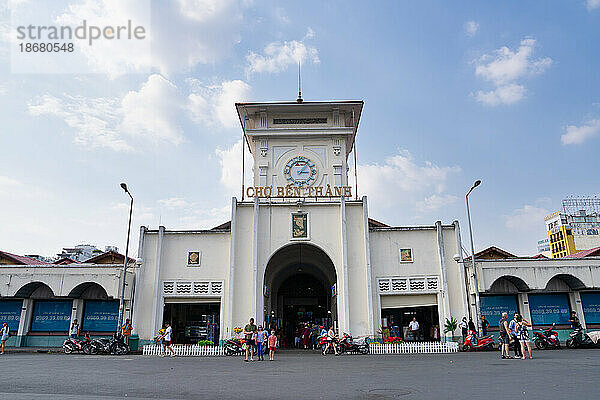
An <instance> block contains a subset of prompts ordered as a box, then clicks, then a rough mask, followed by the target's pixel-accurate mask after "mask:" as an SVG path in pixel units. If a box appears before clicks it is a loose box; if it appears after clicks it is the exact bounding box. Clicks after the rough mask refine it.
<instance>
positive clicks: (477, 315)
mask: <svg viewBox="0 0 600 400" xmlns="http://www.w3.org/2000/svg"><path fill="white" fill-rule="evenodd" d="M479 185H481V180H479V179H477V180H476V181H475V183H473V186H471V189H470V190H469V192H468V193H467V195H466V196H465V199H466V202H467V219H468V220H469V236H470V238H471V265H472V267H473V284H474V285H475V327H476V328H477V331H478V332H479V334H480V335H481V316H480V312H481V309H480V303H479V281H478V279H477V269H476V267H475V248H474V247H475V246H474V245H473V228H472V227H471V211H470V210H469V195H470V194H471V192H472V191H473V189H475V188H476V187H477V186H479Z"/></svg>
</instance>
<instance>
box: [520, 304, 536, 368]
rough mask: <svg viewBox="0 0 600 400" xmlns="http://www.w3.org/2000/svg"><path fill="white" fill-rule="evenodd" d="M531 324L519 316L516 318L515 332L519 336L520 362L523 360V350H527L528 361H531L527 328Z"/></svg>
mask: <svg viewBox="0 0 600 400" xmlns="http://www.w3.org/2000/svg"><path fill="white" fill-rule="evenodd" d="M530 326H531V324H530V323H529V322H528V321H526V320H524V319H523V316H521V315H519V316H518V317H517V332H518V336H519V342H520V343H521V360H524V359H525V348H527V352H528V353H529V359H530V360H531V359H533V355H532V354H531V340H530V339H529V330H528V329H527V327H530Z"/></svg>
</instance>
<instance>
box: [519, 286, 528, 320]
mask: <svg viewBox="0 0 600 400" xmlns="http://www.w3.org/2000/svg"><path fill="white" fill-rule="evenodd" d="M517 302H518V303H519V314H521V316H523V318H524V319H525V320H526V321H529V322H530V323H531V310H530V309H529V295H528V294H527V293H519V294H517Z"/></svg>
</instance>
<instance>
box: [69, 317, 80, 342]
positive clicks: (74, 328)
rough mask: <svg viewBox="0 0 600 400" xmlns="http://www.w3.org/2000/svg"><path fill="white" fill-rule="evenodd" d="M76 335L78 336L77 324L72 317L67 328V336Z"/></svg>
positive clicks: (75, 336) (72, 337)
mask: <svg viewBox="0 0 600 400" xmlns="http://www.w3.org/2000/svg"><path fill="white" fill-rule="evenodd" d="M77 336H79V324H78V323H77V319H74V320H73V322H72V323H71V328H69V337H70V338H71V339H77Z"/></svg>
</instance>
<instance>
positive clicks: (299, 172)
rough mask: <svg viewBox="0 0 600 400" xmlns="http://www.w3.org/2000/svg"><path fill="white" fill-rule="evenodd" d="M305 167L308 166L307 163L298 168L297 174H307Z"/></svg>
mask: <svg viewBox="0 0 600 400" xmlns="http://www.w3.org/2000/svg"><path fill="white" fill-rule="evenodd" d="M306 168H308V164H304V167H302V169H300V171H298V175H300V174H308V170H307V169H306Z"/></svg>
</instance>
